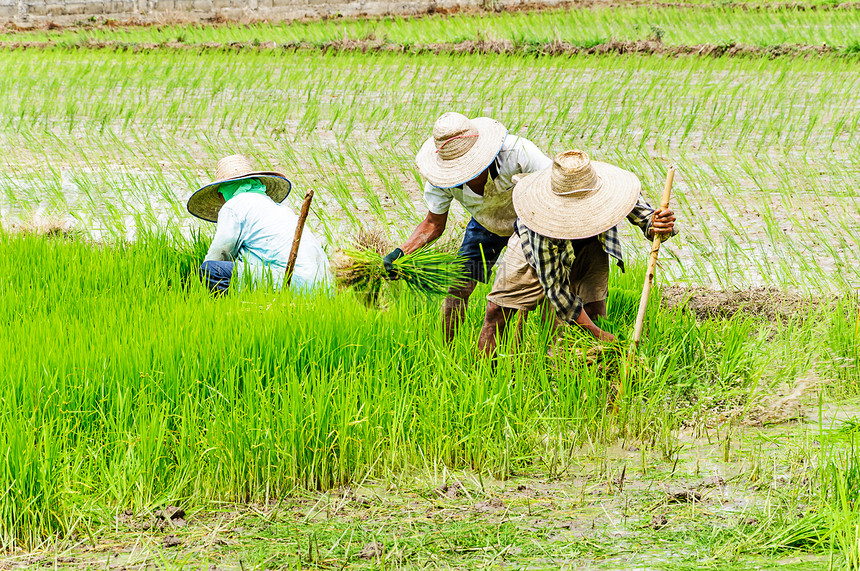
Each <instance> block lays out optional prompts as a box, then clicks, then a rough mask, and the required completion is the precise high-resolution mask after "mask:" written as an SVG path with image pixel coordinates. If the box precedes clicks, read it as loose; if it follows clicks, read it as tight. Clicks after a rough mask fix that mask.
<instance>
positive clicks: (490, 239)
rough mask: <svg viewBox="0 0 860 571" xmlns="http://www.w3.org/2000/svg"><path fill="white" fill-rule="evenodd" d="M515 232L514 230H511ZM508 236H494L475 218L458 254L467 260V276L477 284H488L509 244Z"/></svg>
mask: <svg viewBox="0 0 860 571" xmlns="http://www.w3.org/2000/svg"><path fill="white" fill-rule="evenodd" d="M511 231H512V232H513V228H511ZM508 238H509V237H508V236H499V235H498V234H493V233H492V232H490V231H489V230H487V229H486V228H484V227H483V226H481V225H480V224H479V223H478V222H477V221H476V220H475V219H474V218H472V219H471V220H469V225H468V226H466V235H465V236H463V244H462V245H461V246H460V251H459V252H457V254H458V255H459V256H460V257H462V258H465V259H466V275H467V276H468V277H469V279H471V280H474V281H476V282H483V283H487V278H488V277H489V275H490V270H492V269H493V266H494V265H495V264H496V260H498V259H499V255H500V254H501V253H502V250H503V249H504V248H505V245H506V244H507V243H508Z"/></svg>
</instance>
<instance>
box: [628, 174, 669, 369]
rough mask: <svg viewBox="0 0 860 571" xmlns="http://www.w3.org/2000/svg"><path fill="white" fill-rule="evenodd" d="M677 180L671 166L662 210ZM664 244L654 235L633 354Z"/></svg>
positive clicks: (665, 206) (640, 304) (661, 236)
mask: <svg viewBox="0 0 860 571" xmlns="http://www.w3.org/2000/svg"><path fill="white" fill-rule="evenodd" d="M674 179H675V167H674V166H670V167H669V172H667V173H666V187H665V188H664V189H663V200H662V201H661V202H660V208H661V210H666V209H667V208H669V199H670V198H671V197H672V181H673V180H674ZM662 242H663V235H662V234H654V239H653V240H652V242H651V255H650V256H649V258H648V269H647V270H646V271H645V285H644V286H643V287H642V297H641V298H640V300H639V312H638V313H637V314H636V326H635V327H634V329H633V345H632V347H631V352H632V351H633V349H635V348H636V347H637V346H638V345H639V339H640V338H641V337H642V327H643V326H644V324H645V310H646V309H647V308H648V298H649V297H650V295H651V284H652V283H653V282H654V273H655V272H656V270H657V255H658V254H659V253H660V244H661V243H662Z"/></svg>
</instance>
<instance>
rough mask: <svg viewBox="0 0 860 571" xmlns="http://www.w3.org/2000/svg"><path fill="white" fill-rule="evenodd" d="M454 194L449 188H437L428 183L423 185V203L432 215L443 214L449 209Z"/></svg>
mask: <svg viewBox="0 0 860 571" xmlns="http://www.w3.org/2000/svg"><path fill="white" fill-rule="evenodd" d="M452 200H454V193H453V192H452V191H451V189H450V188H439V187H438V186H433V185H432V184H430V183H429V182H427V183H424V202H426V203H427V208H428V209H429V210H430V212H432V213H433V214H445V213H446V212H448V210H449V209H450V208H451V201H452Z"/></svg>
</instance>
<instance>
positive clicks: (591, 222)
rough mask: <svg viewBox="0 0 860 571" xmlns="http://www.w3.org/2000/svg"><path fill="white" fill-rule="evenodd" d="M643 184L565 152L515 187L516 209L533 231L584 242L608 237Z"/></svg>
mask: <svg viewBox="0 0 860 571" xmlns="http://www.w3.org/2000/svg"><path fill="white" fill-rule="evenodd" d="M641 190H642V185H641V184H640V183H639V179H638V178H637V177H636V175H635V174H633V173H632V172H628V171H626V170H624V169H620V168H618V167H616V166H612V165H609V164H606V163H601V162H598V161H592V160H590V159H589V158H588V155H587V154H586V153H584V152H583V151H565V152H563V153H559V154H558V155H556V156H555V159H554V160H553V162H552V166H551V167H549V168H546V169H543V170H542V171H539V172H536V173H534V174H530V175H528V176H526V177H523V179H522V180H521V181H520V183H519V184H517V186H515V187H514V210H516V212H517V216H519V218H520V220H522V222H523V224H525V225H526V226H527V227H528V228H529V229H530V230H532V231H534V232H537V233H538V234H540V235H541V236H547V237H548V238H559V239H562V240H579V239H582V238H590V237H591V236H596V235H598V234H601V233H603V232H606V231H607V230H609V229H610V228H612V227H613V226H615V225H616V224H618V223H619V222H621V221H622V220H624V218H625V217H626V216H627V215H628V214H629V213H630V211H631V210H633V206H635V205H636V201H637V200H638V199H639V193H640V191H641Z"/></svg>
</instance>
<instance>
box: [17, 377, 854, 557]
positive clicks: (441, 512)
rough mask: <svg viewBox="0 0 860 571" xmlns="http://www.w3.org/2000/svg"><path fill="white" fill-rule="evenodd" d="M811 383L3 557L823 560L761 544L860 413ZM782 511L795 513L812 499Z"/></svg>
mask: <svg viewBox="0 0 860 571" xmlns="http://www.w3.org/2000/svg"><path fill="white" fill-rule="evenodd" d="M801 385H802V388H800V389H799V390H798V389H795V390H792V391H789V392H788V393H787V394H783V395H773V396H772V397H770V400H772V401H773V402H763V403H762V405H763V407H765V408H770V409H773V408H774V407H775V408H776V409H781V408H783V407H782V406H781V405H780V406H776V405H777V403H778V401H779V402H782V404H783V405H784V404H785V403H786V402H788V401H791V402H792V403H793V404H792V406H789V407H788V408H787V409H790V410H791V413H790V414H789V413H787V414H785V415H783V416H782V417H779V416H778V415H777V416H772V417H771V418H770V419H769V420H768V421H766V422H758V423H756V422H753V423H749V422H744V421H745V420H749V419H750V418H752V416H751V415H753V416H754V411H752V412H751V411H747V412H745V413H739V414H738V415H735V416H734V417H732V418H731V419H726V418H723V419H722V421H720V422H715V423H704V424H701V425H699V426H696V427H690V428H689V429H687V430H685V431H683V432H682V433H681V434H678V435H676V437H675V438H672V439H671V443H670V444H664V445H659V446H657V447H651V446H648V445H646V444H643V443H641V442H616V443H614V444H613V445H611V446H608V447H606V446H602V445H595V446H593V447H585V448H582V449H578V450H573V451H571V453H570V456H569V457H568V458H564V459H561V460H559V461H558V463H557V465H556V466H554V467H553V468H552V470H544V471H541V472H532V473H517V474H513V475H512V476H511V477H510V478H509V479H507V480H499V479H495V478H492V477H490V476H489V475H488V474H486V473H483V474H482V473H478V472H450V471H447V470H445V469H444V468H439V469H438V470H435V471H433V470H431V471H427V472H424V473H421V474H415V473H411V474H391V475H390V476H388V477H387V478H385V479H384V480H378V481H365V482H362V483H360V484H356V485H354V486H350V487H342V488H338V489H335V490H330V491H327V492H322V493H320V492H301V493H297V494H295V495H293V496H290V497H287V498H284V499H282V500H280V501H273V502H270V503H268V504H243V505H235V504H220V505H218V504H212V505H209V506H207V507H204V508H196V509H189V510H187V511H186V510H184V509H182V508H181V507H178V506H169V507H166V508H164V509H162V510H158V511H150V512H144V513H133V512H130V511H127V512H121V513H118V514H116V516H115V518H114V521H112V522H110V525H109V529H107V526H106V528H105V529H102V530H100V531H96V532H95V533H94V534H93V536H92V537H86V538H83V537H82V538H79V539H78V540H67V541H65V542H62V543H61V544H60V545H59V546H56V547H54V548H52V549H50V550H43V551H38V552H32V553H19V554H15V555H13V556H8V557H6V558H5V559H2V560H0V568H2V569H24V568H27V569H30V568H40V567H43V568H54V569H92V568H98V569H206V570H212V571H214V570H219V569H223V570H234V569H236V570H245V569H295V568H314V569H334V568H337V569H344V568H351V569H381V568H389V569H423V568H435V569H439V568H442V569H559V568H563V569H630V568H636V569H772V568H776V567H780V568H786V569H820V568H822V565H826V560H827V554H826V553H824V552H823V551H821V550H820V549H819V550H817V551H816V550H812V551H803V550H792V549H784V550H776V551H769V552H762V551H760V549H759V543H760V541H761V540H756V541H753V540H751V538H752V537H753V535H752V534H753V533H754V532H755V531H758V532H761V530H762V529H765V530H766V529H769V528H768V526H771V525H774V524H773V514H772V512H773V511H774V510H775V505H774V501H775V498H778V497H781V496H785V497H794V496H796V495H797V493H798V490H802V489H803V486H804V483H805V482H806V479H807V477H808V475H809V471H810V470H811V468H810V459H811V458H814V457H815V455H816V454H817V453H818V449H819V448H820V445H821V438H822V434H823V433H824V432H827V431H829V430H831V429H832V428H833V427H835V426H837V425H838V423H839V422H841V421H842V420H844V419H852V418H856V417H857V415H858V413H860V406H858V404H857V403H854V402H852V403H831V404H825V405H823V406H819V405H818V401H817V400H816V397H815V394H816V393H815V390H814V389H815V388H816V384H815V383H801ZM764 400H765V401H768V400H769V399H764ZM780 506H781V508H780V509H782V510H783V511H785V510H786V509H787V510H788V511H791V512H792V513H789V514H788V519H789V520H791V518H795V517H796V518H802V517H803V516H804V514H805V513H807V512H808V510H809V508H808V507H807V506H806V505H805V504H803V503H802V502H800V503H796V504H791V507H789V508H786V507H785V504H780ZM795 512H796V513H795ZM781 515H782V516H785V514H781ZM779 529H780V528H777V527H774V530H773V533H774V534H776V533H778V531H779Z"/></svg>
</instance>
